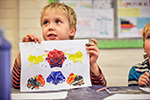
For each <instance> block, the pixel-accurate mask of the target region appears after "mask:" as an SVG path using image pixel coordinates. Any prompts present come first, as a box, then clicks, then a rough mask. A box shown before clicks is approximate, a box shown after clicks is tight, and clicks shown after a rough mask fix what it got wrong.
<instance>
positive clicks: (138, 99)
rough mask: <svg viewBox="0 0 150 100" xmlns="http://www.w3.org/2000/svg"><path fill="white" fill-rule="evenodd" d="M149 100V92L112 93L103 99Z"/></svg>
mask: <svg viewBox="0 0 150 100" xmlns="http://www.w3.org/2000/svg"><path fill="white" fill-rule="evenodd" d="M144 99H146V100H149V99H150V94H114V95H112V96H109V97H106V98H105V99H104V100H144Z"/></svg>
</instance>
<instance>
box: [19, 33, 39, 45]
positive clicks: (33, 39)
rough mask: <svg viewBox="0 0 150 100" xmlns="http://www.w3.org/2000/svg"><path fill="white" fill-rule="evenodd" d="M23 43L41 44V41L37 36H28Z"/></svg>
mask: <svg viewBox="0 0 150 100" xmlns="http://www.w3.org/2000/svg"><path fill="white" fill-rule="evenodd" d="M22 42H35V43H36V42H39V43H41V39H40V38H38V37H36V35H35V34H27V35H26V36H25V37H24V38H23V39H22Z"/></svg>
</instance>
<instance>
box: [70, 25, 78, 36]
mask: <svg viewBox="0 0 150 100" xmlns="http://www.w3.org/2000/svg"><path fill="white" fill-rule="evenodd" d="M75 34H76V27H75V26H73V27H72V28H71V32H70V35H69V36H71V37H72V36H75Z"/></svg>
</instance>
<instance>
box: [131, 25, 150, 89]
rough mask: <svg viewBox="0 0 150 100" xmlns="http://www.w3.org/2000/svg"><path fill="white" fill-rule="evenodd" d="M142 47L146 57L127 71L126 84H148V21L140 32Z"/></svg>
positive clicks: (149, 68)
mask: <svg viewBox="0 0 150 100" xmlns="http://www.w3.org/2000/svg"><path fill="white" fill-rule="evenodd" d="M142 40H143V49H144V52H145V53H146V54H147V58H146V59H145V60H144V62H142V63H138V64H136V65H134V66H133V67H132V68H131V69H130V72H129V77H128V86H140V87H145V86H150V73H149V72H150V22H148V23H147V24H146V25H145V26H144V28H143V32H142Z"/></svg>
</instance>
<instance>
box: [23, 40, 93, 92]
mask: <svg viewBox="0 0 150 100" xmlns="http://www.w3.org/2000/svg"><path fill="white" fill-rule="evenodd" d="M68 41H69V40H64V41H63V42H62V41H57V42H56V43H54V42H52V41H51V42H50V41H43V42H42V43H41V44H38V43H20V51H21V62H22V69H21V91H50V90H61V89H70V88H78V87H83V86H90V85H91V82H90V75H89V55H88V54H87V53H86V52H87V51H86V49H85V44H86V43H88V40H71V41H69V42H68ZM62 45H64V46H62ZM75 45H78V47H75ZM27 48H28V49H27ZM83 70H84V71H83ZM27 73H28V74H27Z"/></svg>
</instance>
